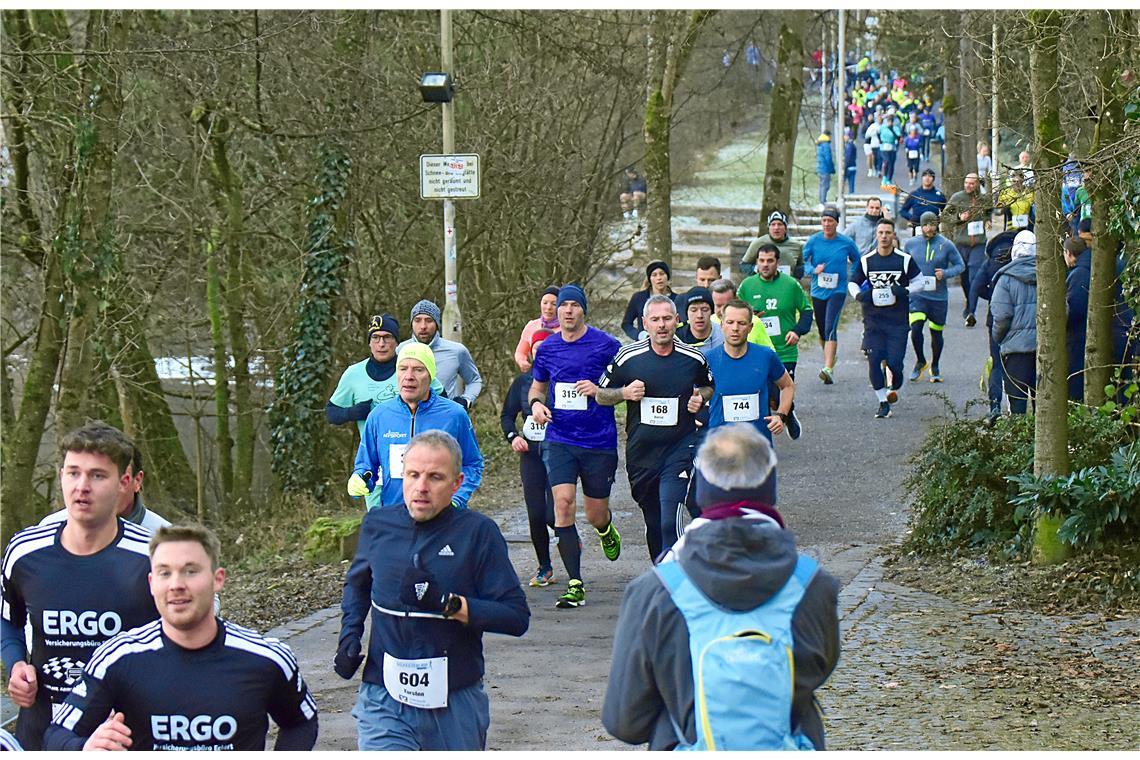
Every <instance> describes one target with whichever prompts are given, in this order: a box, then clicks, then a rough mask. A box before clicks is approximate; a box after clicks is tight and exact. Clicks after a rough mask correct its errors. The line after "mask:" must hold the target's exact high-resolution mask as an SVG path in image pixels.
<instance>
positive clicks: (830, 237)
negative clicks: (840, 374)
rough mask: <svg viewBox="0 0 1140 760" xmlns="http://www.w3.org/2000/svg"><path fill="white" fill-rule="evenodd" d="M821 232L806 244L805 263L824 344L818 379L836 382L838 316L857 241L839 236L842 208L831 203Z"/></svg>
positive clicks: (823, 216)
mask: <svg viewBox="0 0 1140 760" xmlns="http://www.w3.org/2000/svg"><path fill="white" fill-rule="evenodd" d="M819 223H820V227H822V228H823V229H822V231H821V232H817V233H815V234H814V235H812V236H811V237H810V238H808V241H807V243H805V244H804V265H805V266H806V267H808V268H810V269H811V271H812V277H811V302H812V311H813V312H815V324H816V327H817V328H818V329H819V340H820V342H821V343H822V344H823V368H822V369H820V371H819V379H820V380H822V381H823V383H824V385H831V384H832V383H834V382H835V356H836V353H837V352H838V348H839V342H838V340H839V315H840V314H842V313H843V304H844V302H845V301H846V300H847V272H848V267H849V265H850V264H852V263H854V262H856V261H858V260H859V251H858V249H857V248H855V243H854V242H852V240H851V238H849V237H847V236H846V235H840V234H839V232H838V228H839V210H838V209H836V208H835V207H834V206H829V207H827V208H825V209H824V210H823V213H822V215H821V216H820V220H819Z"/></svg>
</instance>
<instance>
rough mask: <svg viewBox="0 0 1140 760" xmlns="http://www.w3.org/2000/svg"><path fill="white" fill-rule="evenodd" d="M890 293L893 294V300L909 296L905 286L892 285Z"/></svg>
mask: <svg viewBox="0 0 1140 760" xmlns="http://www.w3.org/2000/svg"><path fill="white" fill-rule="evenodd" d="M891 292H892V293H894V294H895V298H906V297H907V295H909V294H910V291H909V290H907V287H906V286H905V285H892V286H891Z"/></svg>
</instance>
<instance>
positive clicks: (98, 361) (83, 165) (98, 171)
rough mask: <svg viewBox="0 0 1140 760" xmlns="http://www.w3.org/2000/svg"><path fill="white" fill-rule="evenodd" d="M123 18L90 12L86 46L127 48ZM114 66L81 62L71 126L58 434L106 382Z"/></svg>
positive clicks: (109, 59) (116, 92)
mask: <svg viewBox="0 0 1140 760" xmlns="http://www.w3.org/2000/svg"><path fill="white" fill-rule="evenodd" d="M127 18H128V17H127V16H126V14H125V13H123V12H117V11H102V10H93V11H89V12H88V16H87V41H86V45H87V47H88V48H89V49H92V50H100V51H105V50H111V51H116V50H122V49H124V48H125V47H126V40H127V24H126V21H127ZM121 77H122V68H121V61H120V60H119V59H117V58H116V57H115V56H113V55H95V56H88V57H86V58H85V59H84V87H83V96H84V100H83V104H82V107H81V111H80V116H79V121H78V123H77V125H76V132H77V134H76V143H77V145H78V150H77V158H76V164H77V166H76V187H75V193H76V198H75V202H74V203H72V204H71V210H72V212H73V217H72V223H71V225H70V227H69V233H70V234H68V235H67V237H66V238H65V242H64V246H65V258H64V266H65V272H66V273H67V276H68V280H69V284H70V288H71V297H72V304H73V305H72V309H71V316H70V320H69V324H68V330H67V353H66V356H65V360H64V365H63V369H62V370H61V373H60V380H59V401H58V403H57V408H56V421H57V425H58V432H59V433H60V434H63V433H65V432H66V431H68V430H70V429H72V428H74V427H76V426H78V425H81V424H83V422H84V420H85V419H86V417H88V416H89V415H90V412H91V410H90V409H89V408H88V404H89V402H90V400H91V399H93V398H95V397H96V396H97V395H99V390H100V389H99V388H98V387H97V386H98V385H99V384H100V381H104V382H105V380H106V375H105V374H104V373H100V372H98V371H96V368H97V367H99V366H100V365H104V368H106V361H105V358H106V357H105V355H104V356H100V355H98V354H100V353H101V351H103V350H105V349H103V348H102V347H103V346H104V345H105V340H104V338H105V337H106V336H105V335H103V333H105V332H106V330H105V325H106V324H107V320H106V311H107V308H108V306H109V305H110V301H111V295H110V284H111V283H112V282H114V281H115V279H116V278H117V277H118V275H119V271H120V261H119V252H118V251H116V250H115V224H114V213H113V210H112V198H113V197H114V159H115V154H116V152H117V150H118V142H117V141H118V124H119V119H120V117H121V116H122V111H123V97H122V91H121V88H120V80H121Z"/></svg>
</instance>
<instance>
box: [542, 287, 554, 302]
mask: <svg viewBox="0 0 1140 760" xmlns="http://www.w3.org/2000/svg"><path fill="white" fill-rule="evenodd" d="M546 296H554V297H555V298H557V297H558V286H557V285H551V286H550V287H549V288H547V289H546V290H544V291H542V297H543V298H545V297H546ZM539 300H542V299H541V298H540V299H539Z"/></svg>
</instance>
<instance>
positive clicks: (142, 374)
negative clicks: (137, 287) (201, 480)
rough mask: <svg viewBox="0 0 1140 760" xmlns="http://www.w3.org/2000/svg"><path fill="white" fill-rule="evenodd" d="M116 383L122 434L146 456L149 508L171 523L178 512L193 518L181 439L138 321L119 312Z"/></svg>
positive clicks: (192, 483)
mask: <svg viewBox="0 0 1140 760" xmlns="http://www.w3.org/2000/svg"><path fill="white" fill-rule="evenodd" d="M116 312H118V313H116V314H115V319H114V323H115V324H116V325H118V328H117V330H116V344H117V345H116V348H117V349H118V350H117V351H116V352H115V359H114V362H113V365H112V373H113V375H114V377H115V378H116V387H117V388H118V393H119V402H120V406H121V408H122V418H123V430H124V432H126V433H127V435H129V436H130V437H131V438H132V439H133V440H134V442H135V444H136V445H137V446H138V447H139V449H140V451H141V452H142V454H143V469H144V471H145V472H146V489H147V503H151V502H153V503H155V504H156V505H161V506H162V510H161V511H162V512H163V514H164V515H165V516H166V517H167V518H168V519H174V517H175V516H176V515H175V512H174V510H176V511H177V512H181V513H185V514H193V512H194V501H195V479H194V471H193V470H192V469H191V467H190V461H189V460H188V459H187V458H186V452H185V451H184V450H183V448H182V443H181V441H180V440H179V438H178V428H177V427H175V425H174V417H173V415H171V413H170V406H169V405H168V404H167V402H166V394H165V393H164V391H163V389H162V381H161V380H159V378H158V372H157V371H156V370H155V367H154V355H153V354H151V352H150V347H149V346H148V344H147V339H146V334H145V331H144V330H143V322H142V320H141V319H140V317H139V315H137V314H132V313H123V312H122V310H118V309H116Z"/></svg>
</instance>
